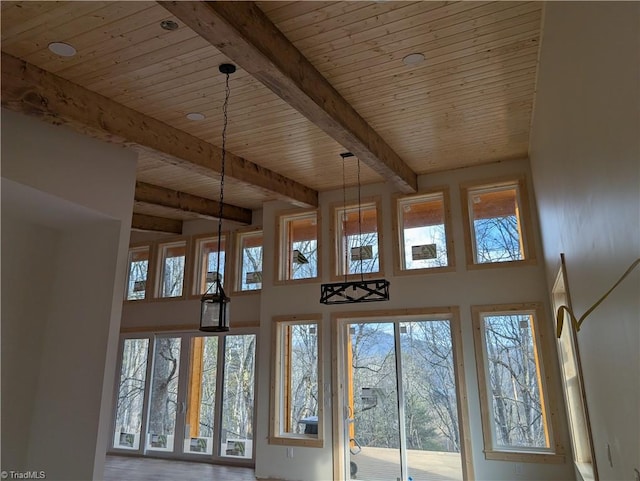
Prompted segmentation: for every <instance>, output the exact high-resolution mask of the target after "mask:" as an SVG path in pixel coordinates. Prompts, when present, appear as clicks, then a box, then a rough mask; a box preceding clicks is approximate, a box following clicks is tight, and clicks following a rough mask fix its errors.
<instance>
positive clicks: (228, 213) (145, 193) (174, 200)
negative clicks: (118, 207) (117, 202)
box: [135, 181, 252, 225]
mask: <svg viewBox="0 0 640 481" xmlns="http://www.w3.org/2000/svg"><path fill="white" fill-rule="evenodd" d="M135 200H136V203H143V204H153V205H157V206H161V207H163V208H166V209H170V210H172V211H174V212H176V213H184V212H189V213H192V214H196V215H197V216H198V217H202V218H204V219H215V220H217V219H218V216H219V214H220V203H219V202H217V201H215V200H211V199H206V198H204V197H198V196H196V195H192V194H187V193H186V192H179V191H177V190H173V189H167V188H166V187H160V186H158V185H152V184H147V183H146V182H140V181H138V182H136V192H135ZM251 216H252V212H251V210H250V209H244V208H242V207H237V206H235V205H230V204H223V205H222V218H223V219H225V220H230V221H233V222H238V223H241V224H245V225H249V224H251Z"/></svg>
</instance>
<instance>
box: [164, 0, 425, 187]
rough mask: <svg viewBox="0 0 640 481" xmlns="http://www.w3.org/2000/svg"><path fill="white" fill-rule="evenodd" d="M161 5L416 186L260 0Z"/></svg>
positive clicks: (373, 162) (391, 175)
mask: <svg viewBox="0 0 640 481" xmlns="http://www.w3.org/2000/svg"><path fill="white" fill-rule="evenodd" d="M161 5H163V6H165V8H167V9H168V10H169V11H170V12H172V13H173V14H174V15H176V16H177V17H178V18H180V19H182V21H183V22H185V23H186V24H188V25H189V26H190V27H191V28H192V29H194V30H195V31H197V32H198V33H199V34H200V35H202V36H203V38H206V39H207V40H208V41H209V42H210V43H212V45H214V46H215V47H216V48H218V49H219V50H220V51H222V52H223V53H224V54H225V55H227V56H228V57H229V58H231V59H233V60H235V61H236V62H237V63H238V64H239V65H240V66H241V67H243V68H244V69H245V70H247V71H248V72H250V73H251V74H252V75H254V76H255V77H256V78H258V79H259V80H260V81H261V82H263V83H264V84H265V85H267V86H268V87H269V88H270V89H271V90H273V91H274V92H275V93H277V94H278V95H280V96H281V97H283V98H284V99H285V100H287V102H288V103H289V104H290V105H292V106H293V107H294V108H296V109H297V110H298V111H300V112H302V113H304V115H305V116H306V117H307V118H309V119H310V120H311V121H312V122H313V123H315V124H316V125H318V126H319V127H320V128H321V129H322V130H324V131H325V132H327V133H328V134H329V135H330V136H332V137H333V138H334V139H336V140H337V141H338V142H339V143H340V144H342V145H343V146H345V149H348V150H350V151H351V152H353V153H354V154H355V155H358V157H359V158H360V159H361V160H362V161H363V162H364V163H366V164H367V165H369V166H370V167H372V168H374V169H375V170H377V171H378V172H379V173H380V175H382V176H383V177H384V178H386V179H389V180H390V181H391V182H392V183H393V184H394V185H395V186H396V188H398V189H399V190H400V191H402V192H415V190H416V188H417V179H416V176H415V173H414V172H413V171H411V169H409V168H408V166H407V165H406V164H405V163H404V161H403V160H402V159H401V158H400V157H399V156H398V155H397V154H396V153H395V152H393V150H392V149H391V148H390V147H389V146H388V145H387V144H386V143H385V142H384V140H383V139H382V138H381V137H380V136H379V135H377V134H376V133H375V131H374V130H373V129H372V128H371V127H370V126H369V125H368V124H367V123H366V122H365V121H364V119H362V117H360V116H359V115H358V113H357V112H356V111H355V110H354V109H353V108H352V107H351V106H350V105H349V104H348V103H346V101H344V99H342V97H341V96H340V95H339V94H338V93H337V92H336V90H335V89H334V88H333V87H332V86H331V85H330V84H329V83H328V82H327V81H326V80H325V79H324V77H322V76H321V75H320V74H319V73H318V72H317V70H315V69H314V68H313V66H312V65H311V64H310V63H309V62H308V61H307V60H306V59H305V58H304V57H302V55H301V54H300V52H299V51H298V50H297V49H296V48H295V47H294V46H293V45H291V44H290V43H289V41H288V40H287V39H286V37H284V36H283V35H282V34H281V33H280V32H279V30H277V28H276V27H275V26H274V25H273V24H272V23H271V22H270V21H269V19H268V18H267V17H266V16H265V15H264V14H263V13H262V12H261V11H260V10H259V9H258V8H257V6H255V4H253V3H250V2H213V3H206V4H205V3H188V4H187V3H182V2H161ZM258 45H259V46H260V47H258ZM276 65H277V67H275V66H276Z"/></svg>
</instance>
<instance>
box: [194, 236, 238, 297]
mask: <svg viewBox="0 0 640 481" xmlns="http://www.w3.org/2000/svg"><path fill="white" fill-rule="evenodd" d="M232 237H233V236H232V235H231V233H230V232H227V231H223V232H222V238H223V239H224V244H225V249H224V252H225V258H224V262H223V264H222V265H223V267H224V278H223V283H222V285H223V287H224V288H225V290H227V289H229V290H230V287H229V286H232V285H233V277H234V276H233V275H232V274H233V269H231V268H230V265H231V261H230V260H229V258H230V257H232V254H233V252H234V250H233V245H232V242H231V240H232ZM208 240H213V241H215V242H217V241H218V234H217V233H213V234H199V235H195V236H193V237H192V238H191V251H190V252H192V253H193V259H192V260H191V261H190V262H189V264H190V265H191V266H192V269H191V271H192V272H191V276H190V277H189V280H190V284H191V285H190V286H189V298H191V299H196V298H197V299H200V298H201V297H202V294H203V293H198V290H199V287H200V281H201V275H202V271H201V267H202V265H201V261H202V259H201V258H200V255H201V252H200V250H201V247H200V246H201V245H202V243H203V242H206V241H208ZM230 254H231V255H230Z"/></svg>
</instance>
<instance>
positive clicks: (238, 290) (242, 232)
mask: <svg viewBox="0 0 640 481" xmlns="http://www.w3.org/2000/svg"><path fill="white" fill-rule="evenodd" d="M258 235H260V237H261V238H262V242H261V249H262V271H261V273H262V280H261V281H260V282H261V285H260V289H248V290H243V289H242V260H243V256H242V239H244V238H245V237H253V236H258ZM233 253H234V260H233V262H234V264H233V265H234V268H233V279H232V280H233V284H231V286H233V287H232V289H231V292H233V293H234V294H237V295H250V294H259V293H260V292H262V287H263V286H264V280H265V278H264V267H265V262H264V231H263V229H262V227H251V228H246V229H238V230H236V231H235V232H234V234H233Z"/></svg>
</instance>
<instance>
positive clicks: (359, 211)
mask: <svg viewBox="0 0 640 481" xmlns="http://www.w3.org/2000/svg"><path fill="white" fill-rule="evenodd" d="M357 160H358V239H359V240H360V280H361V281H363V282H364V272H363V270H362V203H361V202H360V157H358V158H357Z"/></svg>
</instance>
